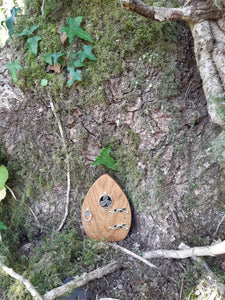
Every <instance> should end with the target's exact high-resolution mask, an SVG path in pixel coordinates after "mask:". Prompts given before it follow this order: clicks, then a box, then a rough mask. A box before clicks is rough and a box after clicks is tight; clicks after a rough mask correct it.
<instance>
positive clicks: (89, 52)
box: [78, 45, 97, 62]
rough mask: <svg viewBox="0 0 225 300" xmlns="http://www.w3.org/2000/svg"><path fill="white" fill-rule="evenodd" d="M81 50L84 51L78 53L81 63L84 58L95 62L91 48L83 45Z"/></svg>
mask: <svg viewBox="0 0 225 300" xmlns="http://www.w3.org/2000/svg"><path fill="white" fill-rule="evenodd" d="M82 48H83V49H84V51H79V52H78V55H79V58H80V60H81V62H83V61H84V60H85V58H88V59H90V60H97V58H96V57H95V55H94V54H93V53H92V49H93V46H87V45H83V47H82Z"/></svg>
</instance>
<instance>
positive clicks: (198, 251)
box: [144, 241, 225, 259]
mask: <svg viewBox="0 0 225 300" xmlns="http://www.w3.org/2000/svg"><path fill="white" fill-rule="evenodd" d="M224 253H225V241H223V242H221V243H218V244H215V245H212V246H206V247H194V248H188V249H182V250H162V249H160V250H153V251H149V252H145V253H144V257H145V258H148V259H149V258H177V259H182V258H187V257H193V256H215V255H220V254H224Z"/></svg>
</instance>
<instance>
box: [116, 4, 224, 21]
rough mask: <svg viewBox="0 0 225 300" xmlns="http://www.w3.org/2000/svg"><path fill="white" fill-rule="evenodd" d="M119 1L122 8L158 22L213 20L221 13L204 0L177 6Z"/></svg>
mask: <svg viewBox="0 0 225 300" xmlns="http://www.w3.org/2000/svg"><path fill="white" fill-rule="evenodd" d="M120 2H121V6H122V7H123V8H125V9H127V10H131V11H134V12H136V13H137V14H139V15H142V16H144V17H146V18H150V19H152V20H154V21H159V22H163V21H173V20H183V21H188V22H198V21H200V20H201V21H202V20H208V19H211V20H212V19H213V20H215V19H218V18H219V17H221V16H222V14H223V12H222V10H221V9H219V8H217V7H215V6H214V5H213V4H212V3H207V2H206V1H203V2H201V1H200V3H195V4H193V5H190V6H185V7H179V8H170V7H156V6H149V5H147V4H145V3H143V2H141V1H140V0H120Z"/></svg>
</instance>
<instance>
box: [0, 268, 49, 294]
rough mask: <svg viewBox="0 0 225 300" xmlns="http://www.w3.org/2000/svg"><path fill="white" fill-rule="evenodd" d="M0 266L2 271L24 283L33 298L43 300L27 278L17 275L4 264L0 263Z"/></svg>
mask: <svg viewBox="0 0 225 300" xmlns="http://www.w3.org/2000/svg"><path fill="white" fill-rule="evenodd" d="M0 268H1V270H2V271H3V272H5V273H6V274H8V275H9V276H11V277H12V278H14V279H16V280H19V281H20V282H21V283H22V284H24V285H25V287H26V289H27V290H28V292H29V293H30V294H31V295H32V296H33V298H34V299H35V300H43V298H42V297H41V296H40V294H39V293H38V292H37V291H36V289H35V288H34V287H33V285H32V284H31V283H30V281H29V280H27V279H25V278H24V277H23V276H21V275H19V274H18V273H16V272H15V271H13V269H11V268H8V267H6V266H5V265H4V264H2V263H0Z"/></svg>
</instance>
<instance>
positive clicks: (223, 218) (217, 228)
mask: <svg viewBox="0 0 225 300" xmlns="http://www.w3.org/2000/svg"><path fill="white" fill-rule="evenodd" d="M224 220H225V214H223V216H222V219H221V220H220V222H219V224H218V225H217V227H216V231H215V232H214V234H213V236H216V234H217V232H218V230H219V228H220V225H221V224H222V223H223V221H224Z"/></svg>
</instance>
